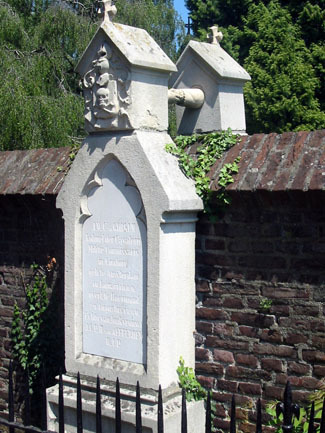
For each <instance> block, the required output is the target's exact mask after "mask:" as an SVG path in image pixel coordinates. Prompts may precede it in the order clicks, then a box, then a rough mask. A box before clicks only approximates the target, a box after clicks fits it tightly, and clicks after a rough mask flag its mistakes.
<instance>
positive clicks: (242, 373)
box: [226, 365, 271, 380]
mask: <svg viewBox="0 0 325 433" xmlns="http://www.w3.org/2000/svg"><path fill="white" fill-rule="evenodd" d="M226 378H242V379H244V378H245V379H253V380H260V379H264V380H271V375H270V373H268V372H266V371H264V370H259V369H255V370H252V369H250V368H245V367H238V366H235V365H230V366H229V367H227V369H226Z"/></svg>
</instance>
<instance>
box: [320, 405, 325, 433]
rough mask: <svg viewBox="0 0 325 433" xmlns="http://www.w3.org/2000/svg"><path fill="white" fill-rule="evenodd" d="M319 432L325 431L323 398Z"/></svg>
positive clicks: (323, 432)
mask: <svg viewBox="0 0 325 433" xmlns="http://www.w3.org/2000/svg"><path fill="white" fill-rule="evenodd" d="M319 433H325V398H324V401H323V409H322V418H321V422H320V430H319Z"/></svg>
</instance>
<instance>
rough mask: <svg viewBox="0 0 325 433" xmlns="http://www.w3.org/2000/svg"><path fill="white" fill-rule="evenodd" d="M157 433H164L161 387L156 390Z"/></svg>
mask: <svg viewBox="0 0 325 433" xmlns="http://www.w3.org/2000/svg"><path fill="white" fill-rule="evenodd" d="M157 427H158V433H164V408H163V400H162V392H161V385H159V390H158V426H157Z"/></svg>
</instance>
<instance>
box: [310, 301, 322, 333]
mask: <svg viewBox="0 0 325 433" xmlns="http://www.w3.org/2000/svg"><path fill="white" fill-rule="evenodd" d="M323 307H324V313H323V314H324V315H325V304H324V306H323ZM311 329H312V330H313V331H314V332H325V320H324V319H320V320H312V321H311Z"/></svg>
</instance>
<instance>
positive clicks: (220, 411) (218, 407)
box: [213, 404, 227, 418]
mask: <svg viewBox="0 0 325 433" xmlns="http://www.w3.org/2000/svg"><path fill="white" fill-rule="evenodd" d="M213 412H214V415H215V416H218V417H220V418H226V416H227V413H226V411H225V408H224V407H223V405H222V404H215V406H214V409H213Z"/></svg>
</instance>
